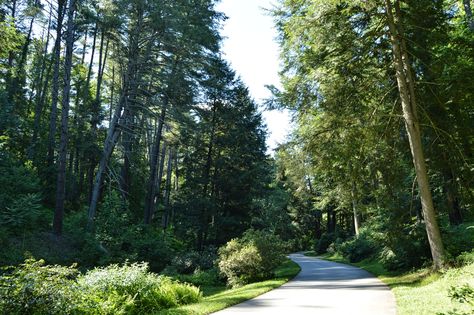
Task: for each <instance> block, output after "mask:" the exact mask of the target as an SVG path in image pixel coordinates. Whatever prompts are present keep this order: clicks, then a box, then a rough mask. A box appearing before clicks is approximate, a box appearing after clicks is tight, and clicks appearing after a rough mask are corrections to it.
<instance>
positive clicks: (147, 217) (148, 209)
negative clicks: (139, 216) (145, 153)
mask: <svg viewBox="0 0 474 315" xmlns="http://www.w3.org/2000/svg"><path fill="white" fill-rule="evenodd" d="M168 102H169V100H168V97H167V96H165V99H164V100H163V107H162V108H161V114H160V118H159V121H158V127H157V128H156V133H155V137H154V138H155V143H154V145H153V150H152V153H151V160H150V177H149V178H148V184H147V193H146V197H145V211H144V223H145V224H150V223H151V219H152V214H153V211H154V207H155V191H156V176H157V172H156V168H157V164H158V154H159V152H160V145H161V139H162V135H163V125H164V121H165V118H166V111H167V109H168Z"/></svg>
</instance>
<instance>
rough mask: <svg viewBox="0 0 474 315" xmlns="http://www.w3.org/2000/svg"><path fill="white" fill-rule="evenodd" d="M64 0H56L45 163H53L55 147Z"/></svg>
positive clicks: (51, 164) (49, 164)
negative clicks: (56, 15)
mask: <svg viewBox="0 0 474 315" xmlns="http://www.w3.org/2000/svg"><path fill="white" fill-rule="evenodd" d="M64 8H65V0H58V19H57V21H56V41H55V43H54V56H53V58H54V67H53V85H52V89H51V116H50V119H49V137H48V156H47V165H48V168H51V167H52V166H53V164H54V150H55V147H56V144H55V143H56V119H57V116H58V99H59V65H60V62H61V38H62V28H63V19H64Z"/></svg>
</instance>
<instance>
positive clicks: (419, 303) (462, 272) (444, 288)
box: [306, 252, 474, 315]
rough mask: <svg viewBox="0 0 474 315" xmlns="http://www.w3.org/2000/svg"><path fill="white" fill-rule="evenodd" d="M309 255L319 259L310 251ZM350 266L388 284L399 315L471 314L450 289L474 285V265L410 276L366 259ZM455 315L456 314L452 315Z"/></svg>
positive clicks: (335, 258) (338, 259)
mask: <svg viewBox="0 0 474 315" xmlns="http://www.w3.org/2000/svg"><path fill="white" fill-rule="evenodd" d="M306 254H307V255H308V256H316V255H315V253H314V252H307V253H306ZM318 257H320V258H322V259H326V260H330V261H334V262H340V263H345V264H351V263H349V262H348V261H347V260H346V259H344V258H343V257H341V256H340V255H338V254H333V255H330V254H326V255H320V256H318ZM351 265H355V266H358V267H360V268H362V269H365V270H367V271H368V272H370V273H372V274H374V275H376V276H377V277H378V278H379V279H380V280H381V281H383V282H384V283H386V284H387V285H388V286H389V287H390V288H391V290H392V292H393V293H394V294H395V298H396V300H397V314H398V315H413V314H417V315H434V314H440V313H446V314H448V313H449V312H451V311H453V310H456V311H457V313H456V314H462V313H463V312H464V313H465V314H470V313H469V312H470V311H472V308H471V306H469V305H467V304H466V303H464V304H463V303H459V302H456V301H453V300H452V299H451V298H450V297H449V296H448V291H449V289H450V288H451V287H458V286H461V285H463V284H466V283H467V284H470V285H471V287H472V286H474V263H471V264H468V265H466V266H463V267H458V268H451V269H446V270H443V271H441V272H433V271H432V270H431V269H429V268H423V269H418V270H414V271H411V272H407V273H395V272H389V271H387V270H386V269H385V268H384V267H383V266H382V265H381V264H380V263H379V262H378V261H375V260H363V261H361V262H359V263H352V264H351ZM453 314H454V313H453Z"/></svg>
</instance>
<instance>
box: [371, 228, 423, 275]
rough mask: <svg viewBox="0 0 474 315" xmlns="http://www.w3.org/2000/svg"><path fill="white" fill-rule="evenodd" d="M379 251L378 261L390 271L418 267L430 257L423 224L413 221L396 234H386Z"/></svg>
mask: <svg viewBox="0 0 474 315" xmlns="http://www.w3.org/2000/svg"><path fill="white" fill-rule="evenodd" d="M384 243H385V246H384V248H383V249H382V251H381V252H380V262H381V263H382V265H383V266H384V267H385V268H386V269H387V270H390V271H393V270H408V269H410V268H414V267H420V266H422V265H423V264H424V263H425V262H427V261H429V258H430V257H431V253H430V247H429V245H428V239H427V236H426V231H425V227H424V225H423V224H420V223H415V224H414V225H410V226H407V227H405V228H404V229H403V230H401V233H399V234H397V235H396V236H390V235H388V236H387V237H386V239H385V241H384Z"/></svg>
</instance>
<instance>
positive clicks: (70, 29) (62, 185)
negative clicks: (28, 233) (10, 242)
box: [53, 0, 76, 236]
mask: <svg viewBox="0 0 474 315" xmlns="http://www.w3.org/2000/svg"><path fill="white" fill-rule="evenodd" d="M75 9H76V0H70V2H69V9H68V20H67V36H66V56H65V59H64V88H63V95H62V96H63V97H62V114H61V140H60V142H59V159H58V179H57V188H56V207H55V209H54V218H53V232H54V234H55V235H57V236H60V235H61V234H62V226H63V215H64V201H65V199H66V162H67V160H66V159H67V142H68V135H69V130H68V127H69V126H68V119H69V99H70V91H71V69H72V53H73V49H74V12H75Z"/></svg>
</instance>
